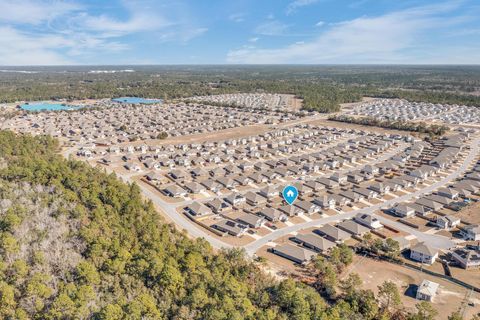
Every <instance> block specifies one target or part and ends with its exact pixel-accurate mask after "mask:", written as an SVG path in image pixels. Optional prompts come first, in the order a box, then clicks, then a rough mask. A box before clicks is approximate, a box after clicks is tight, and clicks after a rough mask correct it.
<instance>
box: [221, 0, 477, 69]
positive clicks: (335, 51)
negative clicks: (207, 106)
mask: <svg viewBox="0 0 480 320" xmlns="http://www.w3.org/2000/svg"><path fill="white" fill-rule="evenodd" d="M455 8H456V5H455V3H443V4H439V5H432V6H423V7H414V8H411V9H407V10H403V11H397V12H392V13H389V14H385V15H382V16H377V17H361V18H357V19H353V20H349V21H344V22H341V23H337V24H335V25H332V26H330V27H329V28H328V29H326V30H325V31H323V32H321V33H320V34H319V35H318V36H317V37H316V38H314V39H313V40H308V41H305V43H293V44H291V45H288V46H286V47H282V48H272V49H260V48H258V49H254V50H247V49H245V48H241V49H239V50H233V51H230V52H229V53H228V55H227V61H228V62H231V63H260V64H262V63H410V62H413V63H415V62H416V61H421V62H422V63H428V59H429V58H431V56H435V55H437V56H438V57H437V58H435V61H439V60H441V59H443V58H440V55H441V54H442V50H443V49H444V48H443V47H442V46H439V48H435V45H434V44H429V43H426V42H425V41H424V38H423V37H424V36H425V34H428V33H429V32H434V31H437V30H438V29H439V28H445V27H448V26H449V25H451V24H456V23H460V22H461V21H462V18H461V17H457V16H451V17H450V18H449V17H445V15H443V14H444V13H448V12H451V11H452V10H454V9H455ZM429 46H433V47H432V48H431V49H432V52H431V55H429V56H428V57H427V55H425V54H424V53H423V55H422V50H420V49H421V48H428V47H429ZM427 50H428V49H427ZM449 56H450V55H449ZM460 59H464V57H457V58H456V59H455V60H454V61H450V62H449V63H454V62H455V61H456V62H459V63H461V61H460ZM446 62H448V61H446ZM477 63H478V61H477Z"/></svg>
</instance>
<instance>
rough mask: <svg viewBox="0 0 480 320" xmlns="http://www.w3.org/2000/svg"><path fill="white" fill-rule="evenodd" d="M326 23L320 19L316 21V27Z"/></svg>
mask: <svg viewBox="0 0 480 320" xmlns="http://www.w3.org/2000/svg"><path fill="white" fill-rule="evenodd" d="M324 25H325V21H318V22H317V23H315V27H322V26H324Z"/></svg>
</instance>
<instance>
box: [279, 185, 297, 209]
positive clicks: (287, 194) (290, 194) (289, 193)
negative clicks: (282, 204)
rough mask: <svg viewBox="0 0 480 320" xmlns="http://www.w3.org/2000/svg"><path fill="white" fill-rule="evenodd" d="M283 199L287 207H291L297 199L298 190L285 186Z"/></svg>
mask: <svg viewBox="0 0 480 320" xmlns="http://www.w3.org/2000/svg"><path fill="white" fill-rule="evenodd" d="M282 195H283V199H285V201H287V203H288V204H289V205H292V204H293V202H294V201H295V200H297V197H298V190H297V188H295V187H294V186H286V187H285V188H284V189H283V191H282Z"/></svg>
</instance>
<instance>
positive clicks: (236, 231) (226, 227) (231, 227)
mask: <svg viewBox="0 0 480 320" xmlns="http://www.w3.org/2000/svg"><path fill="white" fill-rule="evenodd" d="M212 228H215V229H217V230H220V231H222V232H224V233H228V234H229V235H231V236H234V237H240V236H242V235H243V234H244V233H245V231H247V229H248V228H246V226H245V225H243V224H241V223H238V222H235V221H232V220H228V219H225V220H221V221H219V222H217V223H215V224H214V225H213V226H212Z"/></svg>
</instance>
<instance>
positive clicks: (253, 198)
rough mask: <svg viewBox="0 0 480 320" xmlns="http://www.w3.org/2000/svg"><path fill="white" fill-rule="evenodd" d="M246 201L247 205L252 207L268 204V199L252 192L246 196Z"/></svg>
mask: <svg viewBox="0 0 480 320" xmlns="http://www.w3.org/2000/svg"><path fill="white" fill-rule="evenodd" d="M245 199H247V203H248V204H249V205H251V206H258V205H261V204H265V203H266V202H267V198H265V197H263V196H261V195H260V194H258V193H255V192H252V191H249V192H247V193H246V194H245Z"/></svg>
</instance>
